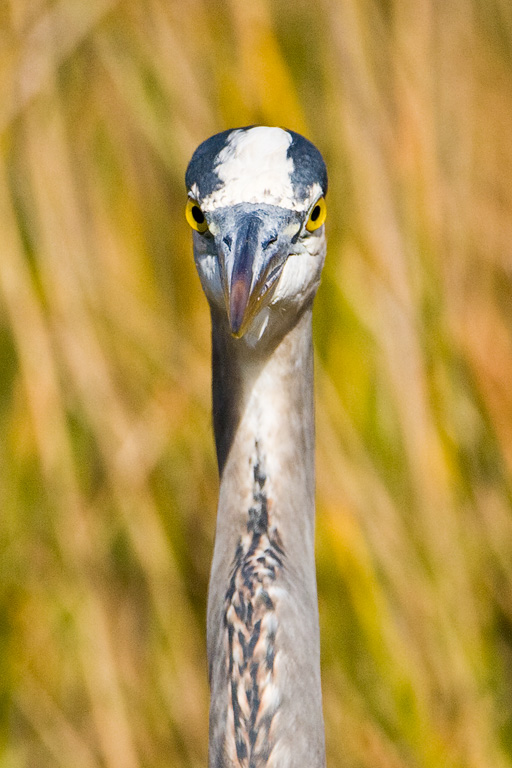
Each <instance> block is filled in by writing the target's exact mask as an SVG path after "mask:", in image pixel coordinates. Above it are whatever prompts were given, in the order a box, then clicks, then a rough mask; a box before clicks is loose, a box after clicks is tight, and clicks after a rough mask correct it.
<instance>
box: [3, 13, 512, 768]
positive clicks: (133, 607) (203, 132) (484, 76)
mask: <svg viewBox="0 0 512 768" xmlns="http://www.w3.org/2000/svg"><path fill="white" fill-rule="evenodd" d="M511 8H512V6H510V3H509V0H485V1H484V0H464V2H463V1H462V0H450V2H446V3H441V2H438V1H437V0H415V2H409V3H408V2H406V3H403V2H399V1H398V0H386V1H385V2H384V0H380V1H378V0H343V1H342V0H337V1H336V2H335V0H319V2H317V3H310V2H305V0H296V1H295V2H294V3H293V4H292V3H287V2H285V1H284V0H253V1H252V2H251V3H244V2H242V1H241V0H238V1H237V0H224V2H220V0H215V1H212V0H210V2H206V0H189V2H188V3H186V4H184V3H180V2H177V0H137V1H135V0H117V1H116V0H89V2H87V3H84V2H81V0H54V1H53V2H50V1H49V0H10V1H9V0H6V2H4V3H3V4H2V5H1V6H0V40H1V45H0V94H1V98H0V147H1V151H0V306H1V314H0V360H1V366H0V430H1V435H2V440H1V441H0V462H1V468H2V469H1V473H0V504H1V509H2V512H1V518H0V766H1V768H29V767H30V768H43V767H46V766H62V768H69V766H74V768H100V767H101V768H142V767H143V766H144V768H146V767H149V766H151V767H152V768H157V767H158V766H162V768H163V766H169V765H172V766H191V767H195V766H204V765H205V764H206V748H207V703H208V690H207V682H206V663H205V650H204V631H205V628H204V625H205V619H204V613H205V596H206V588H207V579H208V570H209V562H210V556H211V550H212V539H213V532H214V518H215V504H216V494H217V478H216V469H215V461H214V456H213V443H212V438H211V428H210V402H209V318H208V313H207V308H206V303H205V301H204V299H203V297H202V295H201V291H200V288H199V283H198V279H197V277H196V275H195V273H194V267H193V262H192V258H191V245H190V234H189V232H188V230H187V226H186V223H185V221H184V217H183V204H184V188H183V174H184V170H185V167H186V164H187V161H188V159H189V157H190V155H191V153H192V151H193V149H194V148H195V146H196V145H197V143H199V141H201V140H202V139H204V138H205V137H206V136H208V135H209V134H211V133H213V132H215V131H218V130H222V129H224V128H226V127H229V126H235V125H244V124H251V123H260V122H261V123H268V124H280V125H286V126H288V127H290V128H293V129H296V130H299V131H302V132H305V133H306V134H307V135H308V136H310V137H311V138H312V139H313V140H314V141H315V142H316V143H317V144H318V146H319V147H320V148H321V149H322V151H323V153H324V155H325V157H326V159H327V162H328V166H329V171H330V191H329V198H328V203H329V219H328V232H329V241H330V247H329V257H328V263H327V266H326V269H325V277H324V281H323V285H322V287H321V290H320V292H319V296H318V299H317V302H316V319H315V335H316V342H317V406H318V418H317V422H318V428H317V432H318V457H317V461H318V535H317V553H318V579H319V593H320V594H319V598H320V611H321V624H322V649H323V687H324V707H325V716H326V729H327V743H328V760H329V765H330V766H331V767H332V768H334V766H340V768H341V766H343V768H406V767H407V768H411V767H412V766H424V768H440V766H442V767H443V768H445V767H446V768H504V767H505V766H510V765H511V764H512V515H511V490H512V292H511V288H512V286H511V282H512V280H511V276H512V245H511V244H512V213H511V212H512V133H511V125H512V11H511Z"/></svg>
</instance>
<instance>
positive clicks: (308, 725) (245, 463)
mask: <svg viewBox="0 0 512 768" xmlns="http://www.w3.org/2000/svg"><path fill="white" fill-rule="evenodd" d="M234 343H236V341H235V342H233V340H231V339H226V338H225V337H223V338H221V339H217V340H216V339H215V329H214V350H213V357H214V382H213V388H214V411H215V409H216V416H214V419H215V427H216V439H217V447H218V449H219V446H220V452H219V467H220V469H221V473H222V474H221V488H220V497H219V510H218V517H217V532H216V540H215V552H214V559H213V563H212V573H211V579H210V591H209V600H208V657H209V667H210V685H211V706H210V768H277V767H279V768H293V767H294V766H296V765H297V766H298V765H306V764H307V765H308V768H324V766H325V756H324V743H323V722H322V712H321V693H320V670H319V640H318V615H317V598H316V579H315V564H314V546H313V545H314V495H313V494H314V464H313V455H314V438H313V432H314V427H313V402H312V385H313V381H312V346H311V313H310V312H309V313H308V315H307V316H305V317H303V318H302V319H301V320H300V321H299V323H298V324H297V326H296V327H295V328H293V329H292V330H291V331H290V332H289V333H288V335H287V337H286V338H285V339H284V340H283V342H281V344H280V345H278V346H277V347H276V349H274V350H273V351H272V352H271V353H270V354H269V355H268V357H267V358H265V359H262V360H260V361H259V362H258V363H257V364H255V363H254V361H253V360H250V361H247V360H244V359H243V358H242V359H240V357H239V358H237V355H236V348H235V347H234ZM216 356H217V367H218V369H219V370H222V371H223V374H222V378H218V379H217V380H216V379H215V371H216V365H215V359H216ZM226 371H229V373H228V374H226ZM216 388H217V391H216ZM219 388H220V391H219ZM226 411H228V412H229V418H225V419H224V418H223V413H225V412H226ZM305 701H307V702H308V704H307V706H304V702H305Z"/></svg>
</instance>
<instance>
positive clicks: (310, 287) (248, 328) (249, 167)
mask: <svg viewBox="0 0 512 768" xmlns="http://www.w3.org/2000/svg"><path fill="white" fill-rule="evenodd" d="M186 184H187V190H188V201H187V209H186V215H187V220H188V222H189V224H190V225H191V227H192V228H193V230H194V258H195V261H196V265H197V269H198V272H199V277H200V279H201V283H202V286H203V289H204V291H205V294H206V296H207V298H208V301H209V302H210V305H211V306H212V308H214V309H215V310H216V311H217V313H218V312H221V313H222V314H223V316H224V317H225V320H226V323H227V325H228V328H229V330H230V332H231V334H232V335H233V336H235V337H238V338H242V337H243V338H244V339H245V340H246V342H247V343H248V344H250V345H251V346H254V345H255V344H257V342H258V341H259V340H260V338H261V337H262V336H263V335H264V334H268V333H271V332H272V331H274V332H276V331H278V330H279V327H280V326H283V327H284V325H289V323H290V319H291V320H293V319H294V317H295V316H297V317H298V316H299V315H300V314H301V311H302V310H303V309H304V308H305V307H306V306H308V304H309V303H310V302H311V301H312V298H313V296H314V294H315V292H316V289H317V287H318V284H319V282H320V273H321V270H322V266H323V262H324V258H325V233H324V226H323V223H324V220H325V199H324V197H325V194H326V191H327V172H326V168H325V164H324V161H323V159H322V156H321V155H320V152H319V151H318V150H317V149H316V147H315V146H314V145H313V144H311V142H309V141H308V140H307V139H305V138H303V137H302V136H300V135H299V134H297V133H294V132H293V131H287V130H283V129H281V128H268V127H265V126H255V127H249V128H238V129H236V130H229V131H224V132H223V133H219V134H217V135H215V136H212V137H211V138H209V139H207V140H206V141H205V142H203V143H202V144H201V145H200V146H199V147H198V148H197V149H196V151H195V153H194V155H193V157H192V160H191V161H190V164H189V166H188V169H187V174H186ZM285 309H286V312H284V311H283V310H285ZM283 318H286V319H283Z"/></svg>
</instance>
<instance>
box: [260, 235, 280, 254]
mask: <svg viewBox="0 0 512 768" xmlns="http://www.w3.org/2000/svg"><path fill="white" fill-rule="evenodd" d="M275 242H277V235H274V236H273V237H269V239H268V240H265V241H264V242H263V243H262V245H261V247H262V248H263V250H264V251H266V250H267V248H268V247H269V246H270V245H272V243H275Z"/></svg>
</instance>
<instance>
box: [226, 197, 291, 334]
mask: <svg viewBox="0 0 512 768" xmlns="http://www.w3.org/2000/svg"><path fill="white" fill-rule="evenodd" d="M291 216H293V217H295V216H296V214H294V213H293V212H291V211H290V212H289V211H283V209H281V211H280V213H279V215H277V214H276V213H274V215H265V212H264V211H262V210H261V209H259V210H257V211H254V212H244V214H243V215H242V216H241V217H240V218H238V220H237V221H236V228H235V231H234V237H233V238H232V247H231V252H230V254H229V263H230V264H231V265H232V268H231V270H230V274H229V276H228V274H227V273H228V271H227V270H226V276H225V281H224V295H225V300H226V308H227V312H228V320H229V326H230V329H231V333H232V335H233V336H235V337H236V338H240V337H241V336H243V335H244V333H245V331H246V330H247V327H248V326H249V324H250V322H251V320H252V319H253V318H254V317H255V315H256V314H257V313H258V311H259V309H260V308H261V306H262V301H263V299H264V298H265V297H267V298H268V296H269V293H270V292H271V290H272V289H273V288H274V287H275V285H276V284H277V281H278V278H279V275H280V274H281V270H282V267H283V265H284V263H285V261H286V258H287V256H288V254H289V250H290V235H289V234H288V233H287V231H286V229H287V225H289V223H290V222H289V218H290V217H291ZM297 229H298V224H297V225H295V227H294V231H297ZM227 262H228V257H227V254H226V252H225V263H227Z"/></svg>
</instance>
